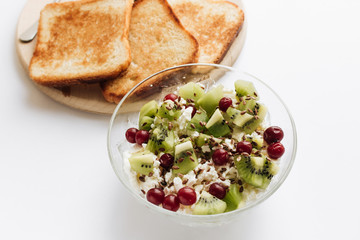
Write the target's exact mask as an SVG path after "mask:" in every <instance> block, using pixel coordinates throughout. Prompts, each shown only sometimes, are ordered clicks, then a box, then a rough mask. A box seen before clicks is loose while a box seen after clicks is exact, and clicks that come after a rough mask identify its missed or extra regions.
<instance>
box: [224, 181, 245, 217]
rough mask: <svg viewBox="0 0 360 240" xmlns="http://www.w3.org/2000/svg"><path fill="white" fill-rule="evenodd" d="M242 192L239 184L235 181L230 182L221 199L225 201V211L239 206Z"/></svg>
mask: <svg viewBox="0 0 360 240" xmlns="http://www.w3.org/2000/svg"><path fill="white" fill-rule="evenodd" d="M242 200H243V196H242V193H241V192H240V185H239V184H237V183H234V184H230V187H229V190H228V192H227V193H226V195H225V198H224V199H223V201H224V202H226V210H225V212H229V211H234V210H236V209H238V208H239V206H240V205H241V204H240V203H242V202H243V201H242Z"/></svg>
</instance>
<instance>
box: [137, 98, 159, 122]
mask: <svg viewBox="0 0 360 240" xmlns="http://www.w3.org/2000/svg"><path fill="white" fill-rule="evenodd" d="M158 108H159V106H158V104H157V102H156V101H155V100H152V101H150V102H148V103H146V104H144V106H142V107H141V109H140V117H139V119H142V118H143V117H144V116H148V117H151V118H153V117H155V115H156V113H157V111H158Z"/></svg>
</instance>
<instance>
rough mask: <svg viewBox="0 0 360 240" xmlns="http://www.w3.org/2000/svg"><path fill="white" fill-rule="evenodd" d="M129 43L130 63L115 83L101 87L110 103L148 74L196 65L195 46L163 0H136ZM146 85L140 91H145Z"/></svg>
mask: <svg viewBox="0 0 360 240" xmlns="http://www.w3.org/2000/svg"><path fill="white" fill-rule="evenodd" d="M129 42H130V49H131V56H132V62H131V64H130V66H129V68H128V69H127V71H126V72H125V73H124V75H122V76H121V77H118V78H116V79H115V80H109V81H106V82H104V83H102V84H101V86H102V90H103V95H104V97H105V99H106V100H107V101H109V102H115V103H117V102H119V101H120V100H121V98H122V97H123V96H124V95H125V94H126V93H127V92H128V91H129V90H130V89H131V88H133V87H134V86H135V85H136V84H137V83H139V82H140V81H141V80H143V79H145V78H146V77H148V76H150V75H151V74H153V73H155V72H158V71H160V70H162V69H164V68H168V67H171V66H175V65H180V64H185V63H192V62H196V61H197V58H198V43H197V41H196V39H195V38H194V37H193V36H192V35H191V34H190V33H189V32H188V31H187V30H185V29H184V27H183V26H182V25H181V23H180V22H179V20H178V18H177V17H176V16H175V15H174V13H173V11H172V9H171V8H170V6H169V4H168V3H167V1H166V0H137V1H136V2H135V3H134V6H133V10H132V13H131V22H130V32H129ZM161 81H162V79H158V81H157V82H147V83H146V84H143V85H142V87H141V88H139V91H145V89H146V88H147V87H149V86H150V84H160V83H161Z"/></svg>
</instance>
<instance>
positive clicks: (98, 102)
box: [15, 0, 247, 114]
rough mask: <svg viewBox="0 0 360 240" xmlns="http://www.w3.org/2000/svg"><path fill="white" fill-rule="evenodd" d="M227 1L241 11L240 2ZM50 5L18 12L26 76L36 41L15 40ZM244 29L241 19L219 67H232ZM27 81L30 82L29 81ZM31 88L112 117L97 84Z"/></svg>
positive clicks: (42, 1) (35, 1) (31, 4)
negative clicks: (221, 65) (238, 29)
mask: <svg viewBox="0 0 360 240" xmlns="http://www.w3.org/2000/svg"><path fill="white" fill-rule="evenodd" d="M231 1H232V2H234V3H236V4H237V5H238V6H240V8H242V9H243V4H242V1H241V0H231ZM50 2H51V1H49V0H28V1H27V3H26V5H25V7H24V9H23V10H22V12H21V15H20V16H19V20H18V24H17V30H16V39H15V44H16V49H17V55H18V57H19V59H20V61H21V64H22V66H23V67H24V70H25V71H26V72H28V67H29V63H30V60H31V57H32V54H33V52H34V49H35V43H36V38H35V39H34V40H33V41H32V42H29V43H22V42H20V41H19V36H20V34H21V33H22V32H23V31H25V30H26V29H27V28H28V27H30V26H31V25H32V24H33V23H34V22H35V21H36V20H37V19H38V18H39V16H40V11H41V9H42V8H43V7H44V6H45V5H46V4H48V3H50ZM246 29H247V21H246V16H245V22H244V25H243V28H242V30H241V32H240V33H239V35H238V36H237V38H236V39H235V41H234V43H233V44H232V46H231V48H230V49H229V51H228V52H227V54H226V56H225V58H224V59H223V61H222V62H221V64H223V65H227V66H232V65H233V64H234V62H235V61H236V59H237V58H238V56H239V55H240V52H241V50H242V48H243V46H244V42H245V38H246ZM29 81H32V80H31V79H30V78H29ZM33 83H34V82H33ZM34 84H35V85H36V86H37V88H38V89H39V90H40V91H41V92H43V93H45V94H46V95H47V96H49V97H50V98H52V99H53V100H55V101H57V102H60V103H62V104H64V105H67V106H69V107H72V108H75V109H79V110H83V111H88V112H93V113H100V114H112V113H113V111H114V109H115V107H116V104H114V103H108V102H106V101H105V99H104V97H103V95H102V93H101V90H100V87H99V85H98V84H91V85H79V86H72V87H68V88H64V89H56V88H51V87H45V86H42V85H39V84H36V83H34Z"/></svg>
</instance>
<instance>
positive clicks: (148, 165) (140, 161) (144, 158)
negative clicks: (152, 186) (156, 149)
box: [129, 150, 156, 175]
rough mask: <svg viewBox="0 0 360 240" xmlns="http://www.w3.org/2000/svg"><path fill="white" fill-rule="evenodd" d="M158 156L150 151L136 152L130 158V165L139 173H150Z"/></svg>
mask: <svg viewBox="0 0 360 240" xmlns="http://www.w3.org/2000/svg"><path fill="white" fill-rule="evenodd" d="M155 158H156V156H155V155H154V154H153V153H152V152H150V151H148V150H145V151H139V152H135V153H133V154H132V155H131V157H130V158H129V162H130V167H131V169H132V170H134V171H135V172H137V173H139V174H143V175H148V174H149V173H150V172H152V171H153V168H154V159H155Z"/></svg>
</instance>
